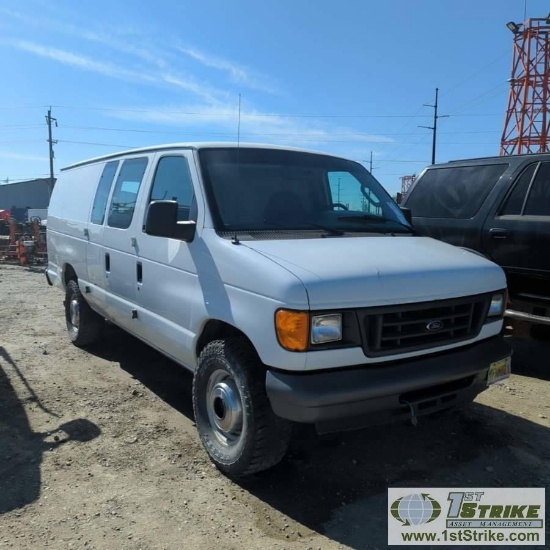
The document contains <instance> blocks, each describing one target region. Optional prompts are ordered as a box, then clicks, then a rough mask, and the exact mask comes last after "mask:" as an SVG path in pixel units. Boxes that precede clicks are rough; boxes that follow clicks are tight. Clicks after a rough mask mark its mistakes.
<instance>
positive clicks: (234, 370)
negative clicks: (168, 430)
mask: <svg viewBox="0 0 550 550" xmlns="http://www.w3.org/2000/svg"><path fill="white" fill-rule="evenodd" d="M265 372H266V371H265V367H264V366H263V365H262V363H261V361H260V359H259V357H258V355H257V354H256V352H255V351H254V349H253V348H252V346H251V345H250V344H249V343H248V342H247V341H246V340H244V339H241V338H228V339H224V340H215V341H213V342H210V343H209V344H208V345H207V346H206V347H205V348H204V350H203V351H202V353H201V354H200V357H199V362H198V366H197V371H196V372H195V377H194V379H193V409H194V412H195V422H196V424H197V429H198V432H199V435H200V438H201V441H202V444H203V445H204V448H205V449H206V452H207V453H208V455H209V456H210V459H211V460H212V461H213V462H214V464H215V465H216V466H217V468H218V469H220V470H221V471H222V472H224V473H226V474H228V475H230V476H234V477H239V476H244V475H249V474H253V473H256V472H260V471H262V470H267V469H268V468H271V467H272V466H274V465H275V464H277V463H278V462H279V461H280V460H281V459H282V458H283V456H284V455H285V453H286V450H287V448H288V444H289V442H290V434H291V424H290V423H289V422H288V421H286V420H283V419H282V418H279V417H278V416H276V415H275V414H274V413H273V411H272V409H271V405H270V404H269V400H268V398H267V394H266V391H265Z"/></svg>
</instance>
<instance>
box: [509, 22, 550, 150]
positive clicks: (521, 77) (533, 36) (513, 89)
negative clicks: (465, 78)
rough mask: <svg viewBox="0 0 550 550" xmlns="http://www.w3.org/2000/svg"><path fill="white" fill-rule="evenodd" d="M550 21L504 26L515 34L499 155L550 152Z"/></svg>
mask: <svg viewBox="0 0 550 550" xmlns="http://www.w3.org/2000/svg"><path fill="white" fill-rule="evenodd" d="M549 19H550V16H549V18H547V19H528V20H527V21H526V22H525V23H523V24H521V25H516V24H515V23H508V25H507V26H508V28H509V29H510V30H511V31H512V32H513V33H514V53H513V59H512V77H511V78H510V96H509V98H508V108H507V110H506V120H505V122H504V131H503V132H502V139H501V141H500V154H501V155H514V154H515V155H519V154H523V153H538V152H545V151H548V150H549V142H548V137H549V125H550V117H549V109H548V107H549V105H548V100H549V83H550V42H549V39H550V20H549Z"/></svg>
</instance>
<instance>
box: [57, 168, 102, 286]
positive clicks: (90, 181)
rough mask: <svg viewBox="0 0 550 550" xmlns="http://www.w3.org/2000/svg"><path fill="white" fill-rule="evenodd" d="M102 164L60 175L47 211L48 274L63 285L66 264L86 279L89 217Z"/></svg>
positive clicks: (68, 171)
mask: <svg viewBox="0 0 550 550" xmlns="http://www.w3.org/2000/svg"><path fill="white" fill-rule="evenodd" d="M101 169H102V165H101V164H93V165H87V166H83V167H81V168H75V169H74V170H67V171H64V172H62V173H61V174H60V176H59V179H58V180H57V183H56V186H55V192H54V193H53V194H52V199H51V202H50V206H49V211H48V233H47V235H48V236H47V239H48V252H49V255H48V262H49V265H48V275H49V276H50V278H51V280H52V282H53V283H54V284H60V285H63V284H64V283H63V273H64V270H65V267H66V265H67V264H70V265H72V267H73V268H74V270H75V271H76V274H77V276H78V277H79V278H83V279H85V278H86V277H87V268H86V254H87V252H86V248H87V244H88V238H87V236H86V230H87V229H88V218H89V215H90V209H91V206H92V202H93V200H94V196H95V191H96V185H97V182H98V180H99V176H100V174H101Z"/></svg>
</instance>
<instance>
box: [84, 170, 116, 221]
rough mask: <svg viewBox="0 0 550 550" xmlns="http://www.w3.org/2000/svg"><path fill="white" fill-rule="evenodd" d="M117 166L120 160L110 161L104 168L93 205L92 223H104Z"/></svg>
mask: <svg viewBox="0 0 550 550" xmlns="http://www.w3.org/2000/svg"><path fill="white" fill-rule="evenodd" d="M117 168H118V160H114V161H111V162H108V163H107V164H106V165H105V167H104V168H103V172H102V174H101V178H99V184H98V186H97V191H96V194H95V199H94V205H93V206H92V215H91V218H90V221H91V222H92V223H95V224H98V225H103V220H104V219H105V207H106V206H107V199H108V198H109V192H110V191H111V185H112V184H113V180H114V179H115V174H116V171H117Z"/></svg>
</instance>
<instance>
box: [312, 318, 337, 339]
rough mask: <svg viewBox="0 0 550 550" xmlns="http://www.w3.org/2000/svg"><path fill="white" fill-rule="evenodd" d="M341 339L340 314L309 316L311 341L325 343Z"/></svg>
mask: <svg viewBox="0 0 550 550" xmlns="http://www.w3.org/2000/svg"><path fill="white" fill-rule="evenodd" d="M341 339H342V314H341V313H331V314H329V315H315V316H313V317H312V318H311V343H312V344H326V343H328V342H337V341H338V340H341Z"/></svg>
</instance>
